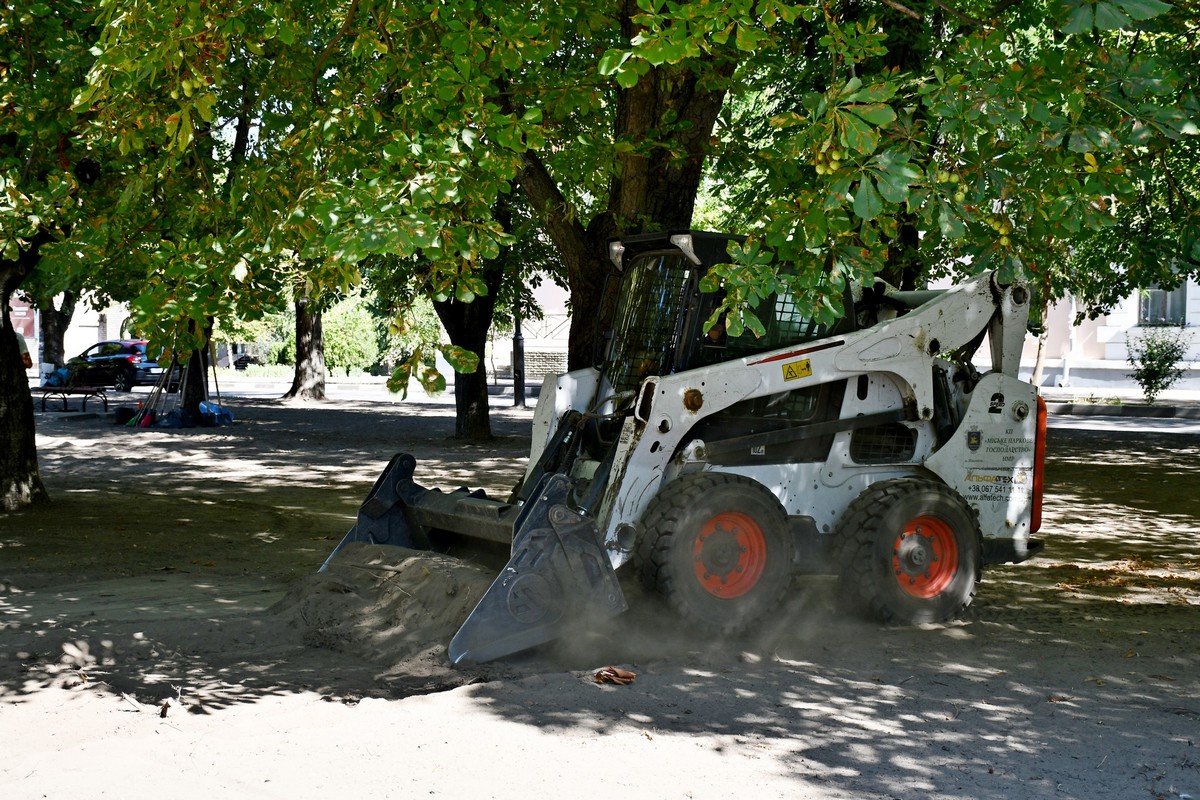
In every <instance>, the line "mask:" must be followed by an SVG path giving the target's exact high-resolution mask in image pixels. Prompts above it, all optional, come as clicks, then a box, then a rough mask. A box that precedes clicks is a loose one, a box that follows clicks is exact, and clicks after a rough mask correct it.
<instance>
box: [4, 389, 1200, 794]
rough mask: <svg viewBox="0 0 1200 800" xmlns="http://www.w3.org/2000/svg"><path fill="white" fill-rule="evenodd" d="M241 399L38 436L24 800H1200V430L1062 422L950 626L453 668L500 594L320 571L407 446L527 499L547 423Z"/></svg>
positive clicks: (12, 536) (25, 582) (24, 544)
mask: <svg viewBox="0 0 1200 800" xmlns="http://www.w3.org/2000/svg"><path fill="white" fill-rule="evenodd" d="M233 408H234V412H235V414H236V415H237V417H238V422H237V423H236V424H235V425H233V426H231V427H226V428H217V429H193V430H183V431H179V430H176V431H157V430H144V431H135V430H129V429H125V428H119V427H115V426H113V425H112V424H111V422H110V421H108V420H105V419H103V418H101V419H92V420H77V421H67V420H65V419H64V418H62V417H61V415H54V414H45V415H42V416H41V417H40V418H39V426H40V427H39V452H40V455H41V459H42V465H43V475H44V477H45V479H46V482H47V484H48V487H49V489H50V491H51V492H52V494H53V496H54V498H55V504H54V505H53V507H51V508H49V509H46V510H39V511H33V512H27V513H22V514H17V515H10V516H7V517H0V742H3V743H4V745H3V750H2V751H0V752H2V755H0V794H2V795H3V796H5V797H14V798H27V797H64V796H68V795H81V794H82V795H84V796H89V797H120V798H143V797H146V798H148V797H158V796H161V795H163V794H170V795H172V796H175V797H184V798H190V797H197V798H198V797H246V796H254V797H318V796H322V797H324V796H329V794H330V793H331V792H337V793H339V794H344V793H350V792H353V793H354V794H356V795H361V796H372V797H395V798H409V797H415V796H418V795H419V796H447V797H464V796H475V797H499V798H509V797H511V798H517V797H522V798H524V797H529V796H537V795H538V793H541V794H543V795H544V796H567V795H568V794H569V795H570V796H573V797H582V798H591V797H596V798H600V797H604V798H612V797H614V796H615V797H623V798H631V797H632V798H640V797H647V798H648V797H655V798H661V797H701V798H707V797H718V796H754V797H763V798H766V797H788V798H822V799H824V798H868V799H870V798H967V797H971V798H1042V797H1066V798H1089V800H1090V799H1092V798H1114V799H1115V798H1121V799H1122V800H1124V799H1125V798H1175V797H1179V798H1183V797H1194V798H1200V654H1198V652H1197V642H1198V641H1200V639H1198V636H1197V634H1198V633H1200V613H1198V612H1200V532H1198V529H1197V528H1198V526H1197V520H1198V519H1200V492H1197V491H1196V490H1195V487H1196V486H1197V485H1200V481H1198V480H1197V478H1198V474H1197V473H1200V458H1198V456H1200V436H1196V435H1194V434H1189V435H1177V434H1169V433H1161V434H1145V433H1137V434H1129V433H1121V432H1120V431H1117V432H1105V433H1094V432H1087V431H1064V430H1055V431H1053V432H1052V437H1051V446H1050V463H1049V468H1048V476H1047V477H1048V496H1047V501H1046V508H1047V513H1046V522H1045V524H1044V526H1043V534H1044V536H1045V538H1046V539H1047V541H1048V546H1047V549H1046V551H1045V553H1044V555H1042V556H1041V557H1039V558H1037V559H1036V560H1034V561H1032V562H1030V563H1027V564H1024V565H1021V566H1016V567H1005V568H1000V569H996V570H994V571H992V572H990V573H989V574H988V575H987V576H986V581H985V583H984V584H983V585H982V586H981V590H980V593H979V595H978V597H977V600H976V602H975V604H974V605H973V606H972V609H971V612H970V614H969V616H968V617H967V618H966V619H965V620H963V621H961V622H958V623H955V624H951V625H943V626H929V627H928V628H926V629H920V630H914V629H882V628H879V627H878V626H874V625H870V624H865V623H862V622H858V621H855V620H851V619H846V618H844V617H843V616H841V615H839V613H838V612H837V609H836V608H835V607H834V605H833V603H832V601H831V593H830V591H829V586H828V582H823V581H821V580H809V581H807V582H805V583H802V584H800V585H798V586H797V591H796V593H795V596H794V598H793V600H792V602H791V603H790V605H789V607H788V608H787V610H786V613H785V614H783V615H781V617H780V619H779V620H778V622H777V624H775V625H774V626H772V627H771V629H770V630H768V631H767V632H766V633H765V634H764V635H762V636H761V637H759V638H757V639H755V640H747V641H737V642H721V643H711V642H697V641H689V640H688V639H686V638H683V637H682V636H681V635H680V634H679V633H678V632H677V631H676V630H675V629H674V627H673V626H672V625H671V624H670V623H669V622H667V621H663V620H661V619H657V618H656V616H655V615H654V613H652V606H651V605H649V604H646V603H640V604H638V607H637V610H635V611H634V612H632V613H630V614H628V615H626V616H623V617H621V618H619V619H617V620H614V621H613V622H612V623H610V624H609V625H607V626H605V627H604V628H603V629H601V630H596V631H591V632H589V633H588V634H586V635H580V636H579V637H576V638H574V639H572V640H570V641H565V642H561V643H558V644H556V645H554V646H552V647H548V648H545V649H544V650H541V651H538V652H537V653H535V654H533V655H527V656H523V657H520V658H514V659H510V660H506V661H504V662H502V663H500V664H497V665H490V666H485V667H481V668H473V669H468V670H453V669H450V668H449V667H448V666H446V664H445V651H444V647H445V642H446V640H447V639H448V636H449V633H452V632H453V628H454V626H455V625H456V619H455V615H456V614H457V613H460V612H456V611H454V610H453V609H454V608H455V604H462V603H466V602H468V600H469V598H470V597H471V596H472V593H473V592H477V591H478V590H479V589H478V587H479V586H480V585H486V582H487V579H488V575H487V573H486V572H475V571H471V570H469V569H466V568H464V567H462V565H461V564H456V563H453V562H442V561H438V560H431V559H429V558H427V557H422V558H418V559H415V560H411V561H405V560H404V559H403V558H401V557H399V556H398V555H397V554H395V553H380V552H377V549H374V550H373V549H371V548H358V549H356V551H355V552H353V553H352V554H351V556H352V557H351V558H349V559H347V560H346V561H345V563H343V564H342V565H340V566H339V568H338V570H336V571H335V572H334V573H333V574H332V575H328V574H327V575H326V576H324V577H322V578H314V577H313V576H312V571H313V570H314V569H315V568H316V566H317V565H319V564H320V563H321V561H322V560H323V559H324V557H325V555H326V554H327V553H328V552H329V551H330V550H331V549H332V547H333V545H334V544H336V542H337V540H338V539H340V537H341V535H342V534H343V533H344V532H345V531H346V529H347V528H348V527H349V524H350V521H351V519H352V517H353V514H354V512H355V510H356V508H357V505H358V503H359V502H360V501H361V499H362V497H363V496H364V495H365V493H366V491H367V489H368V488H369V487H370V485H371V483H372V482H373V481H374V479H375V477H376V475H377V474H378V471H379V470H380V469H381V468H382V466H383V465H384V464H385V463H386V462H387V460H388V458H390V456H391V455H392V454H393V452H394V451H395V450H398V449H405V450H408V451H410V452H413V453H414V454H415V455H416V456H417V457H418V460H419V474H420V475H421V476H423V477H425V478H426V482H427V483H431V484H437V485H441V486H443V487H445V488H453V487H455V486H457V485H460V484H467V485H471V486H484V487H486V488H488V489H490V490H491V491H493V492H496V493H501V494H502V493H504V492H505V491H506V490H507V489H508V488H509V486H510V485H511V483H512V481H513V479H514V477H515V475H516V474H517V472H518V471H519V469H520V465H521V464H522V463H523V459H522V457H523V454H524V453H525V451H526V449H527V442H526V439H525V437H526V435H527V432H528V428H529V420H530V416H531V414H530V412H529V411H525V410H520V411H518V410H513V409H511V408H506V407H497V409H496V410H495V417H494V424H495V428H496V431H497V433H498V434H499V435H500V438H499V439H498V440H497V442H496V443H495V444H494V445H493V446H490V447H488V448H486V449H483V450H480V449H477V448H470V447H466V446H464V445H460V444H457V443H454V442H452V441H449V440H448V439H447V437H448V435H449V433H450V432H451V431H452V427H453V419H452V417H451V416H450V415H451V414H452V407H449V406H446V405H439V404H430V403H424V404H423V403H413V404H407V405H401V404H393V403H361V402H358V403H349V402H337V403H329V404H326V405H323V406H319V407H303V406H301V407H294V406H285V405H281V404H278V403H273V402H269V401H261V400H247V401H244V402H241V403H237V404H234V406H233ZM414 587H416V588H414ZM447 587H451V588H453V590H454V593H453V594H448V593H447ZM606 665H617V666H621V667H623V668H625V669H627V670H631V671H633V672H635V673H637V677H636V678H635V679H634V681H633V682H632V683H630V684H628V685H613V684H598V683H596V682H595V680H594V678H593V675H594V673H595V671H596V670H597V669H598V668H600V667H603V666H606Z"/></svg>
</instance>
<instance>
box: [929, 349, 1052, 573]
mask: <svg viewBox="0 0 1200 800" xmlns="http://www.w3.org/2000/svg"><path fill="white" fill-rule="evenodd" d="M1036 444H1037V389H1036V388H1034V387H1033V386H1031V385H1030V384H1028V383H1025V382H1024V381H1020V380H1017V379H1015V378H1011V377H1009V376H1007V375H1002V374H1000V373H996V372H993V373H990V374H988V375H985V376H984V378H983V380H982V381H980V382H979V385H978V386H976V387H975V391H974V393H973V394H972V397H971V403H970V405H969V406H968V407H967V412H966V414H965V415H964V416H963V421H962V424H961V425H959V427H958V430H956V431H955V433H954V435H953V436H952V437H951V438H950V440H949V441H948V442H946V443H945V444H944V445H943V446H942V448H941V449H940V450H938V452H937V453H935V454H933V455H932V456H930V457H929V458H928V459H927V460H926V462H925V466H926V467H928V468H929V469H930V470H932V471H933V472H934V473H936V474H937V475H938V477H940V478H941V479H942V480H944V481H945V482H946V483H947V484H948V485H949V486H951V487H953V488H954V489H955V490H956V491H957V492H958V493H959V494H960V495H962V496H963V498H964V499H966V501H967V503H968V504H969V505H970V506H971V508H973V509H975V511H976V513H977V514H978V515H979V529H980V530H981V531H982V532H983V535H984V537H985V538H995V539H1011V540H1014V544H1016V545H1017V551H1018V552H1021V551H1022V549H1023V547H1024V546H1025V545H1026V544H1027V543H1028V540H1029V534H1030V532H1031V531H1030V522H1031V516H1032V511H1033V500H1034V476H1035V468H1036Z"/></svg>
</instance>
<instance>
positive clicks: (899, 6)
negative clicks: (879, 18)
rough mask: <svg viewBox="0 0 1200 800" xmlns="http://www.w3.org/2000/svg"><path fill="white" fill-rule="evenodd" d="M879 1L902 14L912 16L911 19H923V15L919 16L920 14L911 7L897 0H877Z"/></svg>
mask: <svg viewBox="0 0 1200 800" xmlns="http://www.w3.org/2000/svg"><path fill="white" fill-rule="evenodd" d="M879 2H881V3H883V4H884V5H885V6H887V7H888V8H890V9H892V10H893V11H898V12H899V13H901V14H903V15H904V16H906V17H912V18H913V19H924V17H923V16H921V14H919V13H918V12H916V11H913V10H912V9H911V8H909V7H908V6H906V5H904V4H903V3H900V2H898V1H897V0H879Z"/></svg>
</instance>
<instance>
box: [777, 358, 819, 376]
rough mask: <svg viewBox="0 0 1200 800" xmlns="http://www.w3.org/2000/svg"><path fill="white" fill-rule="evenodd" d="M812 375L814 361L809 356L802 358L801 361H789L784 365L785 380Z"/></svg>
mask: <svg viewBox="0 0 1200 800" xmlns="http://www.w3.org/2000/svg"><path fill="white" fill-rule="evenodd" d="M811 375H812V363H811V362H809V360H808V359H807V358H802V359H800V360H799V361H789V362H788V363H786V364H784V365H783V379H784V380H785V381H794V380H797V379H799V378H807V377H809V376H811Z"/></svg>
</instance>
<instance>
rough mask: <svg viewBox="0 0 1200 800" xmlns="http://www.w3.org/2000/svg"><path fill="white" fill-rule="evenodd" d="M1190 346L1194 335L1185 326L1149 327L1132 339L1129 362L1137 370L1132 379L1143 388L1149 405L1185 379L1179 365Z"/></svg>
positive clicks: (1132, 374)
mask: <svg viewBox="0 0 1200 800" xmlns="http://www.w3.org/2000/svg"><path fill="white" fill-rule="evenodd" d="M1190 344H1191V336H1190V335H1189V334H1188V333H1187V331H1186V330H1184V329H1183V328H1182V327H1179V328H1147V329H1145V332H1144V333H1143V334H1142V335H1141V336H1139V337H1137V338H1130V339H1129V341H1128V346H1129V363H1130V365H1131V366H1132V367H1133V372H1131V373H1129V376H1130V377H1131V378H1133V379H1134V380H1135V381H1137V382H1138V385H1139V386H1141V387H1142V393H1143V394H1144V395H1145V396H1146V402H1147V403H1153V402H1154V400H1155V398H1156V397H1158V396H1159V395H1160V394H1162V393H1163V392H1164V391H1166V390H1167V389H1169V388H1170V387H1171V385H1172V384H1174V383H1175V381H1177V380H1179V379H1180V378H1182V377H1183V368H1182V367H1180V366H1179V362H1181V361H1183V357H1184V356H1185V355H1187V351H1188V346H1189V345H1190Z"/></svg>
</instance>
